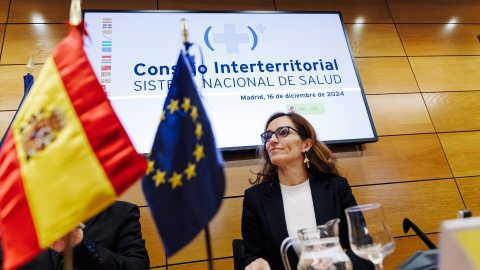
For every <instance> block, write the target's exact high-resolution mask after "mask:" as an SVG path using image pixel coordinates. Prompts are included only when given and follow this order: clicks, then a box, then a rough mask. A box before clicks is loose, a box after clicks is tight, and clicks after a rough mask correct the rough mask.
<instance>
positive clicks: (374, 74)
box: [355, 57, 419, 94]
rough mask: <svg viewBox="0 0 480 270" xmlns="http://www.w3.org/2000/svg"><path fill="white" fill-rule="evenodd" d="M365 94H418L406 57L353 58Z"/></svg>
mask: <svg viewBox="0 0 480 270" xmlns="http://www.w3.org/2000/svg"><path fill="white" fill-rule="evenodd" d="M355 62H356V64H357V68H358V72H359V73H360V78H361V80H362V85H363V90H364V91H365V94H392V93H393V94H395V93H411V92H416V93H418V92H419V90H418V86H417V82H416V81H415V77H414V76H413V72H412V69H411V68H410V64H409V63H408V59H407V58H406V57H379V58H377V57H375V58H355Z"/></svg>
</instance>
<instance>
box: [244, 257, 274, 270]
mask: <svg viewBox="0 0 480 270" xmlns="http://www.w3.org/2000/svg"><path fill="white" fill-rule="evenodd" d="M245 270H271V269H270V265H268V262H267V261H265V260H264V259H262V258H258V259H256V260H255V261H253V262H251V263H250V264H249V265H247V267H245Z"/></svg>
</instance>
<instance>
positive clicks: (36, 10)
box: [8, 0, 157, 23]
mask: <svg viewBox="0 0 480 270" xmlns="http://www.w3.org/2000/svg"><path fill="white" fill-rule="evenodd" d="M70 3H71V1H62V0H43V1H35V0H12V4H11V7H10V15H9V18H8V22H9V23H63V22H65V21H68V19H69V14H70V13H69V12H70ZM82 9H83V10H85V9H105V10H108V9H114V10H152V9H153V10H155V9H157V1H156V0H142V1H128V0H118V1H94V0H84V1H82Z"/></svg>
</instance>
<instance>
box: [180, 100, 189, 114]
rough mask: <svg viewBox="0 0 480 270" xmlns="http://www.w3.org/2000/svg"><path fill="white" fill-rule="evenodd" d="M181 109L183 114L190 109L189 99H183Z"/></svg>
mask: <svg viewBox="0 0 480 270" xmlns="http://www.w3.org/2000/svg"><path fill="white" fill-rule="evenodd" d="M182 108H183V112H184V113H187V112H188V110H189V109H190V99H189V98H183V104H182Z"/></svg>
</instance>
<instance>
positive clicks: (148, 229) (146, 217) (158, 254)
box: [140, 207, 167, 267]
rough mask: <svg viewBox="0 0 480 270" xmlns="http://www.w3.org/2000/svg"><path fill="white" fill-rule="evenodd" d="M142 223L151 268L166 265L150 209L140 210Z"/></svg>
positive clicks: (163, 251) (142, 208)
mask: <svg viewBox="0 0 480 270" xmlns="http://www.w3.org/2000/svg"><path fill="white" fill-rule="evenodd" d="M140 223H141V224H142V238H143V239H145V246H146V247H147V250H148V256H149V257H150V267H156V266H164V265H166V264H167V261H166V255H165V250H164V249H163V245H162V242H161V240H160V237H159V236H158V233H157V227H156V226H155V223H154V221H153V219H152V215H151V214H150V209H148V207H141V208H140Z"/></svg>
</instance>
